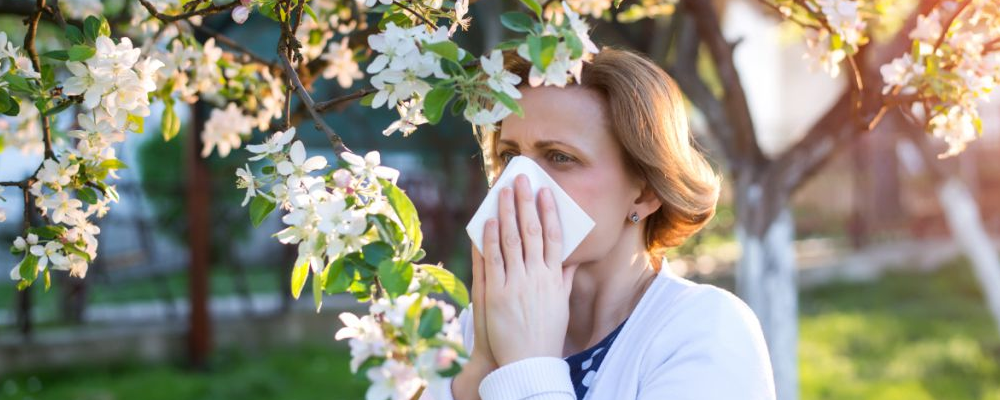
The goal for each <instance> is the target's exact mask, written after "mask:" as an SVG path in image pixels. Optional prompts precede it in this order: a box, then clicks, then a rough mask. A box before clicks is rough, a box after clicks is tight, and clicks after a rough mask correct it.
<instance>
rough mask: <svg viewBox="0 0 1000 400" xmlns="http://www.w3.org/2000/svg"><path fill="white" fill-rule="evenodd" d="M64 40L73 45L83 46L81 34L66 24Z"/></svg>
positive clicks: (75, 28)
mask: <svg viewBox="0 0 1000 400" xmlns="http://www.w3.org/2000/svg"><path fill="white" fill-rule="evenodd" d="M66 39H68V40H69V42H70V43H73V44H83V41H84V37H83V32H81V31H80V28H77V27H76V26H74V25H70V24H66Z"/></svg>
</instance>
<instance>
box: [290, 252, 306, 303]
mask: <svg viewBox="0 0 1000 400" xmlns="http://www.w3.org/2000/svg"><path fill="white" fill-rule="evenodd" d="M308 278H309V258H308V257H301V258H300V259H299V260H296V263H295V267H293V268H292V297H293V298H295V299H296V300H298V299H299V295H301V294H302V288H303V287H305V286H306V279H308Z"/></svg>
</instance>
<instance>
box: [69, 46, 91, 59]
mask: <svg viewBox="0 0 1000 400" xmlns="http://www.w3.org/2000/svg"><path fill="white" fill-rule="evenodd" d="M68 54H69V60H70V61H86V60H88V59H90V57H93V56H94V54H97V49H95V48H93V47H90V46H87V45H83V44H75V45H73V47H70V48H69V53H68Z"/></svg>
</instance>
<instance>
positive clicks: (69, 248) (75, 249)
mask: <svg viewBox="0 0 1000 400" xmlns="http://www.w3.org/2000/svg"><path fill="white" fill-rule="evenodd" d="M63 249H65V250H66V251H68V252H70V253H73V254H76V255H78V256H80V258H83V259H84V260H87V262H90V261H91V259H90V254H87V252H85V251H83V250H80V248H79V247H76V245H74V244H72V243H66V244H63Z"/></svg>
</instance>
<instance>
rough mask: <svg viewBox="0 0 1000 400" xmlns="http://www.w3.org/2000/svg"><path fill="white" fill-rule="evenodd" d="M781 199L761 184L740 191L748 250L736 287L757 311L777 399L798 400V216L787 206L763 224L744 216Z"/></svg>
mask: <svg viewBox="0 0 1000 400" xmlns="http://www.w3.org/2000/svg"><path fill="white" fill-rule="evenodd" d="M779 198H783V196H778V195H768V196H761V188H760V186H757V185H750V186H749V187H747V188H746V189H745V190H744V191H742V193H741V196H737V199H738V200H737V201H738V203H737V210H738V212H737V215H738V216H740V218H739V221H738V222H737V225H736V237H737V239H738V240H739V242H740V246H741V248H742V249H743V254H742V256H741V257H740V261H739V264H738V265H737V268H736V292H737V294H739V296H740V297H741V298H742V299H743V300H744V301H746V303H747V304H748V305H749V306H750V308H751V309H753V311H754V313H756V314H757V318H758V319H759V320H760V324H761V328H763V330H764V338H765V339H766V340H767V347H768V352H769V353H770V355H771V366H772V368H773V370H774V383H775V390H776V391H777V395H778V399H780V400H795V399H797V398H798V394H799V390H798V386H799V384H798V287H797V285H796V267H795V248H794V246H793V244H794V242H793V239H794V237H795V224H794V220H793V218H792V213H791V211H790V210H789V209H788V207H787V206H785V205H782V206H781V207H780V210H781V211H779V212H778V214H777V217H776V218H774V219H773V220H771V221H769V222H764V223H763V224H762V225H763V226H759V227H758V226H753V225H754V224H753V221H751V218H748V217H744V216H753V215H762V214H763V213H764V211H763V210H764V208H765V207H764V205H765V204H766V202H767V201H779V200H777V199H779Z"/></svg>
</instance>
